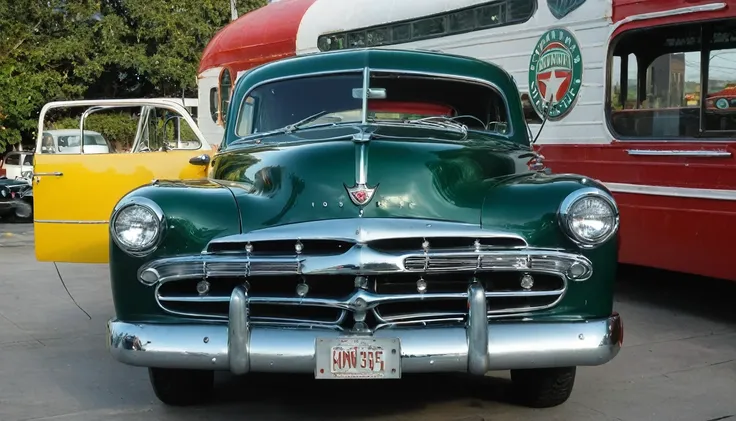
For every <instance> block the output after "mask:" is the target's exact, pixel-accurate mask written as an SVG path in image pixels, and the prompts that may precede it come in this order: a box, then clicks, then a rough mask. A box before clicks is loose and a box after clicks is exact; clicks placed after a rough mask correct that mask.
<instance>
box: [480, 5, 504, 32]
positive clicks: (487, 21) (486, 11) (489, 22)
mask: <svg viewBox="0 0 736 421" xmlns="http://www.w3.org/2000/svg"><path fill="white" fill-rule="evenodd" d="M500 23H501V6H499V5H497V4H496V5H490V6H485V7H482V8H480V9H478V26H481V27H488V26H496V25H499V24H500Z"/></svg>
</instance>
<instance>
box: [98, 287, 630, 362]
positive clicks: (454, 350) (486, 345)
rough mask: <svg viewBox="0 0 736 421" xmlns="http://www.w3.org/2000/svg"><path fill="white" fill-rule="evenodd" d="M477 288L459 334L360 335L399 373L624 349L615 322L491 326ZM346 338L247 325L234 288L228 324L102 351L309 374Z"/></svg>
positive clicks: (132, 333)
mask: <svg viewBox="0 0 736 421" xmlns="http://www.w3.org/2000/svg"><path fill="white" fill-rule="evenodd" d="M485 305H486V304H485V294H484V293H483V290H482V288H480V289H477V290H476V289H474V288H472V287H471V289H470V294H469V297H468V307H469V309H468V322H467V324H466V325H465V326H464V327H463V326H444V327H443V326H437V327H434V326H424V327H399V326H390V327H386V328H383V329H378V330H375V331H373V332H371V333H367V334H366V335H373V336H374V337H385V338H398V339H399V340H400V343H401V367H402V371H403V372H405V373H427V372H469V373H471V374H477V375H482V374H484V373H486V372H487V371H489V370H507V369H521V368H543V367H562V366H592V365H600V364H604V363H606V362H608V361H610V360H611V359H613V358H614V357H615V356H616V355H617V354H618V352H619V350H620V348H621V344H622V342H623V325H622V322H621V318H620V316H619V315H618V314H613V315H612V316H610V317H608V318H604V319H598V320H587V321H581V322H528V321H523V322H491V323H489V321H488V318H487V315H486V311H485ZM345 335H349V333H346V332H339V331H336V330H333V329H326V328H325V329H323V328H315V327H312V328H283V327H282V328H279V327H275V326H274V327H269V326H261V325H257V326H254V325H251V324H250V323H249V317H248V296H247V293H246V291H245V289H244V288H242V287H237V288H235V290H234V291H233V294H232V296H231V299H230V312H229V322H228V323H216V322H197V323H189V324H155V323H127V322H124V321H120V320H117V319H111V320H110V321H109V322H108V341H109V342H108V346H109V348H110V352H111V353H112V355H113V357H114V358H115V359H117V360H118V361H120V362H123V363H126V364H130V365H134V366H143V367H162V368H189V369H208V370H227V371H231V372H233V373H235V374H245V373H248V372H282V373H312V372H314V370H315V343H316V339H317V338H335V337H339V336H345Z"/></svg>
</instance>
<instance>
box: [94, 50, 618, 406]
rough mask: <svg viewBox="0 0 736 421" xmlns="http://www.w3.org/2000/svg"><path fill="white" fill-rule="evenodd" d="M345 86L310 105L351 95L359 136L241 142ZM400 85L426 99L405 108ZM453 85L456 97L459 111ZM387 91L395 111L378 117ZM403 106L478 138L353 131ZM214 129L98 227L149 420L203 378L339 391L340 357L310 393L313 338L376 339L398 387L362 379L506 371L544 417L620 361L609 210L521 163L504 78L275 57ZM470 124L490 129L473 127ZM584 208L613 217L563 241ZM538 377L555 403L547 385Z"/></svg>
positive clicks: (453, 66) (407, 64)
mask: <svg viewBox="0 0 736 421" xmlns="http://www.w3.org/2000/svg"><path fill="white" fill-rule="evenodd" d="M382 75H383V76H385V79H381V77H382ZM397 75H398V77H397ZM343 76H345V77H346V78H347V79H345V80H343V79H339V80H338V79H335V81H334V84H330V83H328V84H326V85H324V86H327V87H329V88H322V90H318V91H317V92H322V93H323V94H324V96H325V97H326V98H329V97H331V96H335V97H338V96H339V95H342V94H339V92H343V90H342V87H343V85H345V86H348V85H349V86H352V87H353V93H352V95H353V98H355V99H356V103H360V106H361V107H362V109H361V113H360V114H361V117H360V118H359V119H358V120H355V121H353V120H351V121H344V119H345V118H346V117H345V115H347V114H339V113H337V114H335V113H327V115H328V117H329V118H332V119H333V120H332V121H328V122H326V123H321V124H314V125H312V126H310V125H308V124H307V125H305V126H303V127H302V126H300V125H292V126H290V127H285V128H283V129H281V128H280V126H279V127H269V126H268V125H267V124H266V125H265V126H264V130H262V131H255V130H254V129H253V127H255V126H256V125H257V124H259V123H258V122H263V121H270V120H268V118H269V117H264V116H269V115H270V116H272V117H271V118H273V119H274V121H280V120H279V119H282V118H283V117H284V116H282V115H278V116H276V117H273V115H274V113H276V114H278V113H280V112H283V113H287V111H285V110H286V109H288V107H285V106H284V107H281V106H280V107H275V108H273V107H272V108H270V109H268V108H266V106H267V104H268V102H267V101H268V100H270V101H276V99H274V98H280V96H279V95H281V96H283V97H285V98H290V99H289V101H290V102H289V104H293V103H295V102H299V101H304V103H305V104H307V105H304V108H305V110H306V109H308V108H309V107H311V106H312V105H311V103H310V101H313V102H315V103H319V102H320V101H329V99H320V98H319V97H320V96H321V95H308V94H307V93H305V94H304V97H302V98H300V97H297V96H294V95H293V94H292V93H291V92H292V91H290V90H289V89H292V87H293V86H299V84H300V83H304V86H306V88H305V89H306V90H305V92H310V91H309V89H310V88H309V87H308V84H310V83H315V84H318V83H322V82H317V81H318V79H319V78H326V79H325V80H326V81H329V80H330V79H329V78H332V77H343ZM374 77H375V82H374ZM412 78H417V79H416V80H417V81H416V83H417V84H418V85H417V86H421V87H422V89H421V90H416V91H412V90H411V89H408V88H407V91H406V92H404V91H401V88H400V87H401V86H402V85H401V84H402V83H409V84H410V83H415V82H413V80H414V79H412ZM354 80H360V81H362V82H363V83H362V84H359V85H355V84H353V85H350V83H353V82H351V81H354ZM404 80H408V82H404ZM285 81H286V82H285ZM279 83H288V84H291V85H286V84H284V85H279ZM381 83H383V84H384V85H381ZM435 83H436V85H434V84H435ZM442 83H447V85H443V84H442ZM453 83H458V84H461V85H457V86H458V88H457V91H456V92H455V93H453V91H455V88H452V89H450V88H448V87H452V86H455V85H453ZM369 85H370V86H369ZM379 85H380V86H388V88H380V87H379V88H374V86H379ZM309 86H311V85H309ZM315 86H323V85H315ZM361 86H362V87H361ZM397 86H398V87H399V88H396V87H397ZM406 86H410V85H406ZM435 86H436V89H435V88H434V87H435ZM481 87H482V89H484V90H483V91H482V92H483V93H481ZM315 89H317V88H315ZM382 89H384V90H382ZM412 89H413V88H412ZM463 89H467V90H468V91H467V92H466V93H464V94H462V95H461V94H460V92H464V91H463ZM475 89H478V91H477V92H478V95H477V97H476V96H475V95H474V94H473V93H474V92H476V91H475ZM394 92H396V93H397V95H396V96H397V97H401V98H400V99H401V102H400V103H399V102H394V103H392V102H391V101H392V98H393V93H394ZM407 92H408V93H407ZM412 92H416V93H412ZM488 92H491V93H490V94H487V93H488ZM468 93H470V94H468ZM259 95H260V96H259ZM402 95H403V97H402ZM412 95H415V96H416V99H417V100H416V102H427V101H429V100H428V98H434V97H436V98H441V97H442V95H446V97H447V98H449V99H448V101H450V102H452V101H454V102H453V107H451V108H453V109H455V110H458V112H460V111H462V109H461V108H462V104H464V102H463V101H467V102H468V104H470V105H468V109H474V110H485V111H484V112H478V113H476V115H475V116H476V117H479V120H483V121H480V123H482V124H481V126H480V127H479V128H477V129H471V128H469V126H468V125H463V124H458V119H460V117H458V118H457V119H448V118H446V117H425V118H420V119H415V121H413V122H407V121H405V120H402V118H399V119H394V120H390V121H388V120H381V119H379V118H378V117H377V116H379V114H376V113H374V114H371V116H372V117H370V118H369V114H368V113H369V108H370V107H371V106H373V105H375V104H378V105H377V106H380V107H381V108H382V109H386V108H390V107H392V106H395V107H399V108H401V107H407V105H406V103H407V98H409V97H411V96H412ZM453 95H454V96H453ZM463 95H464V96H463ZM483 95H491V96H488V98H492V99H493V102H492V104H491V105H490V106H488V107H486V105H485V102H483V101H484V98H486V97H485V96H483ZM310 98H313V100H310ZM345 98H347V97H345ZM412 98H413V97H412ZM458 98H460V99H458ZM462 98H467V99H462ZM409 99H411V98H409ZM284 101H286V100H284ZM341 101H343V100H341ZM473 101H474V102H473ZM338 102H339V101H338ZM343 102H346V103H348V102H350V99H349V98H348V99H345V100H344V101H343ZM430 102H431V101H430ZM325 103H327V102H325ZM350 103H351V104H352V102H350ZM471 103H472V104H471ZM263 104H266V105H263ZM284 104H287V102H284V103H283V104H279V103H277V105H284ZM382 104H388V105H387V106H384V105H382ZM392 104H393V105H392ZM458 104H460V106H458ZM411 106H413V107H419V108H417V110H419V113H420V114H421V110H423V109H424V108H422V106H418V105H416V104H414V105H411ZM247 107H251V108H250V109H248V110H249V111H245V109H246V108H247ZM258 107H261V108H258ZM295 107H297V106H296V105H295ZM473 107H475V108H473ZM484 107H485V108H484ZM319 108H320V107H319V106H317V111H325V112H326V111H327V110H319ZM295 109H296V108H295ZM279 110H282V111H279ZM493 110H496V111H495V112H496V113H497V114H493V113H494V111H493ZM346 112H347V111H346ZM257 113H261V114H257ZM269 113H270V114H269ZM305 113H306V111H305ZM312 114H313V113H312V112H308V113H306V115H307V116H311V115H312ZM228 115H229V116H230V118H228V121H227V125H226V134H225V138H224V141H223V143H222V145H221V147H220V150H219V151H218V153H217V154H216V155H215V156H214V157H213V159H212V161H211V168H210V170H209V171H210V173H209V178H208V179H207V180H159V181H156V182H154V183H152V184H151V185H147V186H142V187H140V188H138V189H136V190H134V191H132V192H130V193H129V194H128V195H126V196H125V197H124V198H123V199H122V200H121V201H120V203H119V204H118V206H117V208H116V210H115V212H114V213H113V216H112V218H111V223H110V226H111V242H110V274H111V283H112V291H113V299H114V303H115V311H116V317H115V318H113V319H112V320H110V322H109V324H108V328H109V332H110V338H109V339H110V343H109V345H110V348H111V352H112V353H113V355H114V356H115V357H116V358H117V359H118V360H120V361H122V362H125V363H128V364H132V365H137V366H145V367H149V368H151V380H152V383H153V386H154V389H155V390H156V393H157V395H158V396H159V398H161V399H162V400H163V401H164V402H167V403H182V402H183V400H187V399H188V400H187V401H189V400H192V399H193V397H192V396H189V395H187V392H186V391H185V390H184V389H183V386H182V387H179V388H176V393H171V392H166V391H165V390H171V388H172V387H173V386H172V384H189V385H192V384H195V383H196V384H197V385H199V386H197V387H201V385H202V384H206V385H210V384H211V378H210V377H208V376H209V374H207V373H210V372H211V371H212V370H229V371H231V372H233V373H235V374H245V373H248V372H254V371H266V372H269V371H272V372H314V373H315V376H316V377H318V378H322V377H329V376H328V375H330V376H332V378H341V377H340V376H341V373H342V372H340V371H339V370H338V371H334V370H337V369H335V367H336V365H335V364H338V365H339V364H341V363H338V362H336V361H337V360H335V361H332V362H331V364H333V365H332V368H331V369H330V368H327V371H328V373H327V374H328V375H325V372H324V370H325V366H324V365H323V363H324V361H325V360H324V358H327V359H328V360H329V358H330V357H329V356H328V357H324V356H321V354H320V352H322V351H325V350H329V349H333V351H331V352H333V354H331V355H332V358H333V359H336V358H337V357H336V356H335V355H337V354H335V352H338V351H335V350H334V348H329V347H322V348H320V345H319V344H320V343H322V342H321V341H328V342H329V341H332V340H338V341H339V340H341V339H340V338H353V339H351V340H355V338H358V339H360V340H363V339H370V340H373V339H376V338H378V339H380V340H382V339H381V338H386V341H387V342H383V345H387V344H388V345H387V346H391V344H398V346H399V352H398V356H396V357H391V358H395V359H393V360H390V361H389V360H386V361H384V362H383V363H385V364H386V365H387V366H389V365H390V366H391V367H394V372H393V373H391V374H384V373H378V374H376V373H374V374H376V375H375V377H384V378H395V377H399V376H400V374H401V373H402V372H406V373H411V372H435V371H437V372H441V371H464V372H469V373H471V374H477V375H482V374H485V372H487V371H489V370H491V369H510V370H512V377H513V378H514V382H515V383H516V384H518V385H520V387H521V388H522V389H523V390H524V393H525V394H526V395H527V396H528V398H529V399H528V402H529V404H530V405H534V406H551V405H556V404H559V403H561V402H563V401H564V400H565V399H567V397H568V396H569V393H570V390H568V389H571V388H572V379H574V367H575V366H578V365H598V364H603V363H605V362H607V361H609V360H610V359H612V358H614V357H615V355H616V354H617V353H618V350H619V348H620V346H621V343H622V335H623V333H622V324H621V320H620V317H619V316H618V315H617V314H616V313H614V311H613V283H614V278H615V271H616V265H617V263H616V262H617V251H618V240H617V227H618V211H617V209H616V205H615V202H614V201H613V199H612V198H611V195H610V192H609V191H608V190H607V189H606V187H605V186H603V185H602V184H600V183H598V182H596V181H595V180H592V179H590V178H587V177H585V176H581V175H574V174H560V175H555V174H550V173H549V171H543V170H541V168H539V167H538V166H535V165H532V164H531V163H536V164H538V163H539V162H541V157H539V156H538V155H537V154H536V153H534V150H533V148H532V146H531V139H530V133H529V130H528V128H527V126H526V122H525V120H524V115H523V112H522V104H521V99H520V96H519V93H518V90H517V87H516V84H515V82H514V81H513V79H512V78H511V77H510V76H509V75H508V74H507V73H506V72H505V71H503V70H502V69H501V68H500V67H497V66H495V65H493V64H489V63H486V62H482V61H478V60H475V59H470V58H465V57H459V56H451V55H446V54H438V53H430V52H420V51H400V50H385V49H378V50H372V49H368V50H353V51H342V52H334V53H321V54H315V55H311V56H303V57H298V58H291V59H286V60H281V61H278V62H274V63H270V64H267V65H264V66H261V67H259V68H256V69H254V70H252V71H250V72H248V73H247V74H245V75H244V76H242V77H241V78H240V79H239V80H238V82H237V85H236V87H235V90H234V92H233V96H232V101H231V104H230V109H229V112H228ZM380 115H383V114H380ZM304 116H305V115H301V116H298V117H296V116H294V117H292V120H290V123H289V124H294V123H297V122H298V120H303V118H302V117H304ZM330 116H331V117H330ZM485 116H494V117H493V118H500V117H501V116H503V119H502V120H503V121H501V122H500V123H499V125H497V126H494V127H496V129H489V127H490V126H491V122H490V120H488V121H486V120H485V119H484V117H485ZM286 118H287V119H288V118H289V116H286ZM317 118H318V119H319V118H323V117H317ZM490 118H491V117H489V119H490ZM248 119H250V120H248ZM259 119H260V120H259ZM341 119H342V121H341ZM263 124H265V123H263ZM277 126H278V125H277ZM585 198H590V200H592V201H593V202H590V203H587V202H586V203H587V205H588V208H585V209H591V208H595V207H596V206H597V208H596V209H604V208H605V209H608V211H610V214H609V215H608V216H607V217H605V218H604V217H601V218H602V219H601V221H603V222H600V224H603V225H601V226H606V227H607V228H606V229H607V231H606V232H604V233H603V234H601V235H599V237H598V239H595V240H591V241H590V242H587V241H586V240H585V239H581V238H580V237H579V236H577V235H576V234H575V233H571V231H570V230H571V228H570V226H579V225H580V224H583V226H587V225H585V224H586V223H587V224H592V225H590V226H591V227H594V228H590V229H595V227H596V226H599V225H600V224H599V225H594V224H595V223H598V222H595V223H593V222H585V221H586V219H585V218H587V217H586V216H580V215H577V214H576V212H582V211H581V210H580V209H578V210H576V211H570V212H568V210H570V209H572V208H573V207H574V206H573V205H574V204H575V201H576V200H582V199H585ZM136 206H138V207H141V206H142V207H144V208H145V209H146V210H148V211H149V216H150V215H154V216H155V217H154V218H153V221H154V222H155V224H154V225H155V226H154V225H151V228H150V229H151V230H155V232H156V233H155V235H153V236H152V237H153V238H152V239H151V240H150V241H149V243H148V244H146V245H145V246H141V247H134V246H131V245H130V244H129V243H126V242H125V241H121V240H120V238H123V237H124V233H122V231H119V230H120V229H124V228H118V225H117V222H116V221H120V220H123V219H120V218H121V217H120V214H121V213H123V211H124V210H125V209H131V208H134V207H136ZM606 206H607V208H606ZM581 209H582V208H581ZM605 209H604V210H605ZM576 215H577V216H576ZM575 218H578V219H575ZM606 218H607V219H606ZM148 220H149V221H150V220H151V219H150V218H149V219H148ZM571 221H572V222H571ZM596 221H597V220H596ZM606 223H607V224H608V225H605V224H606ZM575 224H578V225H575ZM121 226H122V225H121ZM379 284H380V288H381V290H380V291H379V289H378V288H379ZM530 284H531V285H530ZM391 288H398V289H395V290H392V289H391ZM394 291H395V292H394ZM392 294H393V295H392ZM433 294H435V295H433ZM443 294H444V295H443ZM390 306H394V307H392V310H391V311H388V310H386V311H384V310H381V311H380V312H379V311H378V309H379V308H380V309H384V308H386V309H388V308H389V307H390ZM402 306H403V307H402ZM264 309H265V310H264ZM273 309H283V311H284V312H283V313H280V312H279V311H280V310H279V311H274V310H273ZM287 310H288V311H287ZM374 310H375V312H374ZM261 311H262V312H261ZM259 312H261V313H259ZM289 335H293V336H289ZM392 341H393V342H392ZM351 343H352V342H351ZM443 343H444V344H445V345H444V348H443ZM290 344H293V346H292V345H290ZM535 344H536V345H535ZM333 345H334V344H333ZM290 346H292V348H290ZM535 347H538V348H536V349H535ZM296 348H298V349H296ZM361 349H362V348H361ZM366 349H367V348H366ZM371 349H372V348H371ZM378 349H383V348H380V347H379V348H378ZM509 349H515V350H516V351H510V350H509ZM144 351H145V352H144ZM325 352H327V351H325ZM361 352H362V351H361ZM394 352H395V350H394ZM371 355H373V354H371ZM371 358H374V357H371ZM386 358H388V357H386ZM382 361H383V360H382ZM391 364H393V365H391ZM397 365H398V366H397ZM320 370H321V371H320ZM330 370H333V371H330ZM396 371H398V373H397V372H396ZM335 373H337V374H335ZM351 373H353V374H355V373H356V372H351ZM361 373H362V372H361ZM364 374H365V373H362V374H360V375H364ZM555 376H556V377H555ZM343 377H344V376H343ZM172 379H174V380H172ZM182 379H185V380H182ZM549 379H553V380H555V382H557V384H558V385H559V384H563V386H555V387H557V388H558V389H554V390H552V389H550V387H552V386H547V387H546V388H545V387H543V385H544V384H547V383H549ZM187 382H189V383H187ZM545 382H546V383H545ZM566 382H567V383H566ZM568 386H569V387H568ZM184 395H187V399H183V398H182V396H184Z"/></svg>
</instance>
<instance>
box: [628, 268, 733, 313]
mask: <svg viewBox="0 0 736 421" xmlns="http://www.w3.org/2000/svg"><path fill="white" fill-rule="evenodd" d="M616 298H617V299H620V298H623V299H625V300H626V301H629V302H633V303H637V304H642V305H645V306H654V307H658V308H661V309H665V310H672V311H676V312H678V313H690V314H691V315H693V316H697V317H703V318H706V319H709V320H713V321H718V322H722V323H723V322H725V323H735V324H736V307H734V304H733V303H734V300H736V282H732V281H728V280H723V279H714V278H707V277H703V276H696V275H688V274H683V273H677V272H668V271H664V270H659V269H651V268H645V267H639V266H629V265H622V266H619V270H618V281H617V285H616Z"/></svg>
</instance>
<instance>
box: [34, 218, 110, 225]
mask: <svg viewBox="0 0 736 421" xmlns="http://www.w3.org/2000/svg"><path fill="white" fill-rule="evenodd" d="M33 222H35V223H39V224H84V225H101V224H107V223H109V221H72V220H64V219H34V220H33Z"/></svg>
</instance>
